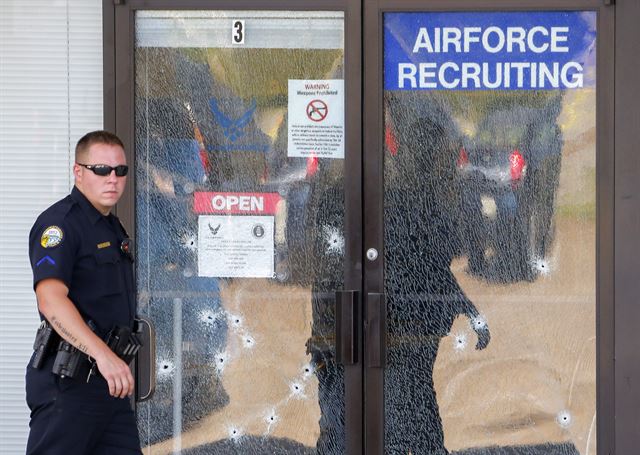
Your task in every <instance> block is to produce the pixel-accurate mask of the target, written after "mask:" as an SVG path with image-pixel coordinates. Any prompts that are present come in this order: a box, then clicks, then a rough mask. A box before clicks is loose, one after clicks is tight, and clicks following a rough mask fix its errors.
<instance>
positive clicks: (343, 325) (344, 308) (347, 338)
mask: <svg viewBox="0 0 640 455" xmlns="http://www.w3.org/2000/svg"><path fill="white" fill-rule="evenodd" d="M359 322H360V321H359V320H358V291H336V360H337V361H338V363H339V364H341V365H353V364H355V363H357V362H358V324H359Z"/></svg>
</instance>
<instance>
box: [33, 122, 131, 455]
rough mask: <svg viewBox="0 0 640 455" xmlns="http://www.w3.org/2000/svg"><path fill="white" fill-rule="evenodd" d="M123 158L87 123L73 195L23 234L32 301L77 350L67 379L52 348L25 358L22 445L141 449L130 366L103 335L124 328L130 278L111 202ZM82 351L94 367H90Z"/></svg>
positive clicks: (52, 450) (120, 183) (94, 451)
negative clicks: (40, 357)
mask: <svg viewBox="0 0 640 455" xmlns="http://www.w3.org/2000/svg"><path fill="white" fill-rule="evenodd" d="M127 171H128V167H127V163H126V157H125V153H124V147H123V145H122V142H121V141H120V139H118V137H117V136H115V135H113V134H111V133H109V132H106V131H94V132H91V133H88V134H86V135H85V136H84V137H82V138H81V139H80V140H79V141H78V144H77V145H76V150H75V164H74V166H73V174H74V177H75V187H74V188H73V190H72V191H71V194H70V195H68V196H67V197H65V198H64V199H62V200H60V201H58V202H56V203H55V204H53V205H52V206H51V207H49V208H48V209H46V210H45V211H44V212H43V213H42V214H41V215H40V216H39V217H38V219H37V220H36V222H35V224H34V225H33V227H32V229H31V233H30V235H29V257H30V260H31V267H32V269H33V286H34V289H35V293H36V297H37V301H38V310H39V312H40V316H41V318H45V319H46V320H47V321H48V322H49V324H50V325H51V326H52V327H53V329H54V330H55V331H56V332H57V334H58V335H59V336H60V337H61V338H63V339H64V340H66V341H68V342H69V343H70V344H72V345H73V346H74V347H75V348H77V349H78V350H79V351H81V352H82V353H84V354H83V356H82V361H81V367H80V371H79V373H78V374H76V375H74V377H73V378H70V377H62V376H60V375H55V374H53V373H52V366H53V364H54V358H55V353H53V352H52V353H50V354H49V355H48V356H47V357H46V359H45V361H44V363H43V365H42V366H41V367H40V368H34V367H32V366H31V364H30V366H28V367H27V373H26V392H27V394H26V395H27V404H28V405H29V408H30V409H31V422H30V424H29V425H30V428H31V430H30V434H29V439H28V443H27V454H34V455H35V454H61V455H62V454H64V455H68V454H78V455H80V454H91V455H98V454H106V453H109V454H127V455H128V454H141V453H142V452H141V450H140V442H139V437H138V430H137V427H136V422H135V417H134V413H133V411H132V408H131V404H130V401H129V400H128V399H126V398H127V396H129V395H131V394H132V392H133V387H134V380H133V376H132V374H131V372H130V370H129V367H128V365H127V364H126V363H125V362H124V361H123V360H121V359H120V358H119V357H118V356H117V355H116V354H114V353H113V352H112V351H111V350H110V349H109V347H108V346H107V345H106V344H105V343H104V342H103V339H104V337H105V335H106V334H107V332H108V331H109V330H111V329H112V328H113V327H114V326H119V327H123V326H128V327H129V328H132V326H133V320H134V316H135V300H134V289H135V288H134V282H133V267H132V259H131V255H130V253H129V251H128V247H129V239H128V238H127V234H126V232H125V230H124V228H123V227H122V225H121V224H120V222H119V221H118V218H116V217H115V216H114V215H112V214H110V213H109V212H110V210H111V208H112V207H113V206H114V205H115V204H116V203H117V202H118V200H119V199H120V197H121V196H122V192H123V191H124V187H125V183H126V175H127ZM90 360H93V361H94V362H95V364H96V367H97V371H96V374H93V375H92V374H89V372H90V370H91V368H90V362H89V361H90Z"/></svg>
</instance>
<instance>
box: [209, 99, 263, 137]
mask: <svg viewBox="0 0 640 455" xmlns="http://www.w3.org/2000/svg"><path fill="white" fill-rule="evenodd" d="M209 106H210V107H211V112H212V113H213V116H214V117H215V119H216V122H218V124H219V125H220V126H221V127H222V132H223V134H224V136H225V137H226V138H227V139H229V140H230V141H231V142H235V141H236V140H237V139H238V138H240V137H241V136H243V135H244V127H245V126H247V124H249V122H250V121H251V119H252V118H253V113H254V112H255V110H256V100H252V101H251V105H250V106H249V109H247V110H246V111H245V113H244V114H242V115H241V116H240V118H237V119H232V118H231V117H227V116H226V115H225V114H224V113H223V112H222V110H220V107H219V106H218V102H217V101H216V100H215V98H211V100H210V101H209Z"/></svg>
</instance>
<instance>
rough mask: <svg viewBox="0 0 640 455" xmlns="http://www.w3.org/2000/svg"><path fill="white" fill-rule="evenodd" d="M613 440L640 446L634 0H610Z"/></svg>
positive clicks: (638, 100)
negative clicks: (613, 82) (612, 12)
mask: <svg viewBox="0 0 640 455" xmlns="http://www.w3.org/2000/svg"><path fill="white" fill-rule="evenodd" d="M615 9H616V52H615V60H616V63H615V78H616V92H615V145H616V164H615V180H616V192H615V226H616V228H615V245H616V247H615V295H616V309H615V339H616V343H615V387H616V389H615V446H616V454H618V455H627V454H636V453H639V452H640V331H639V330H638V328H639V327H640V300H639V296H640V280H639V279H638V274H639V273H640V242H639V241H638V234H639V233H640V154H638V132H639V131H640V110H639V109H638V106H639V105H640V91H638V80H639V78H638V70H639V69H640V68H639V65H638V56H639V55H640V54H639V53H638V49H640V30H639V29H638V19H639V18H640V2H638V1H637V0H618V1H617V2H616V6H615Z"/></svg>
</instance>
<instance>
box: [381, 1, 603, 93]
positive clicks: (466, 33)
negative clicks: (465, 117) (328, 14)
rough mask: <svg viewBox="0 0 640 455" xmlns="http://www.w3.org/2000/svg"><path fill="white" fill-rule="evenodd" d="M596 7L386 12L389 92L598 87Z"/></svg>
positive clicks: (386, 56) (386, 64)
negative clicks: (527, 10)
mask: <svg viewBox="0 0 640 455" xmlns="http://www.w3.org/2000/svg"><path fill="white" fill-rule="evenodd" d="M596 18H597V16H596V13H595V12H593V11H587V12H585V11H571V12H566V11H561V12H488V13H481V12H467V13H441V12H439V13H386V14H385V16H384V26H385V27H384V88H385V89H386V90H490V89H498V90H552V89H575V88H582V87H592V86H594V85H595V58H596Z"/></svg>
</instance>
